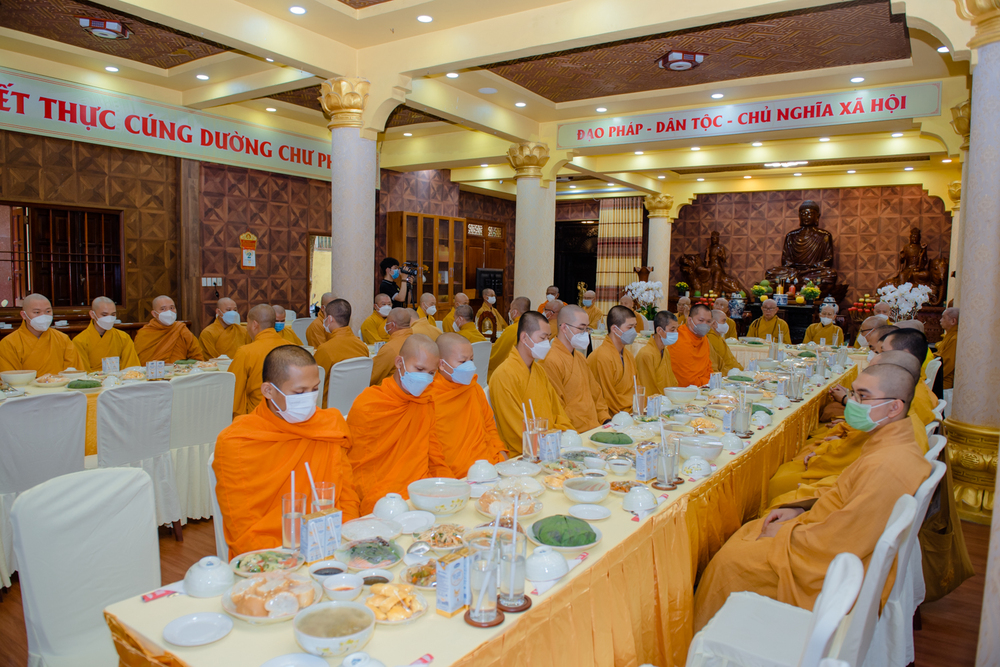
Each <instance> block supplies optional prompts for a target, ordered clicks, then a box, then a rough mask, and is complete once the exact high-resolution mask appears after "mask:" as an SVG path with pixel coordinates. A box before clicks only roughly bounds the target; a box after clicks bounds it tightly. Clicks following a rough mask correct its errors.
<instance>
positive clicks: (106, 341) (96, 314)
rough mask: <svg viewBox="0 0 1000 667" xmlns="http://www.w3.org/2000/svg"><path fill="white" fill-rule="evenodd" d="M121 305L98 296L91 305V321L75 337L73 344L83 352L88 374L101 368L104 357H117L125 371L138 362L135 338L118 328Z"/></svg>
mask: <svg viewBox="0 0 1000 667" xmlns="http://www.w3.org/2000/svg"><path fill="white" fill-rule="evenodd" d="M117 317H118V308H117V307H116V306H115V302H114V301H112V300H111V299H109V298H108V297H106V296H99V297H97V298H96V299H94V301H93V302H92V303H91V304H90V324H89V325H88V326H87V328H86V329H84V330H83V331H81V332H80V333H78V334H77V335H76V336H75V337H74V338H73V345H74V346H75V347H76V351H77V352H79V353H80V362H81V363H82V364H83V367H82V368H80V369H79V370H85V371H87V372H88V373H93V372H95V371H100V370H101V369H102V368H103V363H102V362H103V360H104V359H107V358H110V357H115V358H117V359H118V368H119V369H120V370H124V369H126V368H130V367H132V366H138V365H139V355H137V354H136V353H135V343H133V342H132V337H131V336H129V335H128V334H127V333H125V332H124V331H121V330H119V329H115V320H116V319H117Z"/></svg>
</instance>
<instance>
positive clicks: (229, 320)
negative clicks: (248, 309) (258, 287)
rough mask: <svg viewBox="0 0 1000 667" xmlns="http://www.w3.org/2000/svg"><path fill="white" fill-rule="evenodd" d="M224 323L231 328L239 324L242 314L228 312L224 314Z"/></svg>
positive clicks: (233, 311)
mask: <svg viewBox="0 0 1000 667" xmlns="http://www.w3.org/2000/svg"><path fill="white" fill-rule="evenodd" d="M222 322H223V324H225V325H226V326H229V327H231V326H233V325H234V324H239V323H240V314H239V313H238V312H236V311H235V310H227V311H226V312H224V313H222Z"/></svg>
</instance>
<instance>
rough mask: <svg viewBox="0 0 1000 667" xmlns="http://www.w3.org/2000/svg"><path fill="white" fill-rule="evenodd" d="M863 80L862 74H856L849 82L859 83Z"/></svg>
mask: <svg viewBox="0 0 1000 667" xmlns="http://www.w3.org/2000/svg"><path fill="white" fill-rule="evenodd" d="M864 80H865V77H863V76H856V77H854V78H852V79H851V83H861V82H862V81H864Z"/></svg>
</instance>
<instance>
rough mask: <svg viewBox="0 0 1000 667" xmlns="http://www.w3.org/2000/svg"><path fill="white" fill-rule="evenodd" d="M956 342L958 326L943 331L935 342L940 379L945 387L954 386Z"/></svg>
mask: <svg viewBox="0 0 1000 667" xmlns="http://www.w3.org/2000/svg"><path fill="white" fill-rule="evenodd" d="M956 343H958V328H957V327H953V328H951V329H949V330H948V331H945V332H944V335H943V336H941V341H940V342H939V343H938V344H937V353H938V356H939V357H941V369H940V370H939V371H938V372H939V373H941V380H942V381H943V382H944V388H945V389H953V388H954V387H955V344H956Z"/></svg>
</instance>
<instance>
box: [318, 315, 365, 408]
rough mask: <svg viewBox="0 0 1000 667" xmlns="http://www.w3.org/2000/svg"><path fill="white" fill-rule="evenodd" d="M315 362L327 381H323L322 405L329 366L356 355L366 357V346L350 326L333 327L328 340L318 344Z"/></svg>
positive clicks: (326, 386)
mask: <svg viewBox="0 0 1000 667" xmlns="http://www.w3.org/2000/svg"><path fill="white" fill-rule="evenodd" d="M313 356H314V357H316V363H317V364H319V365H320V366H322V367H323V370H324V371H325V372H326V375H325V376H324V377H326V378H327V381H326V382H324V383H323V405H326V396H327V394H328V393H329V389H330V381H329V378H330V368H331V367H332V366H333V365H334V364H339V363H340V362H341V361H346V360H347V359H355V358H357V357H364V358H365V359H367V358H368V346H367V345H365V344H364V343H362V342H361V339H359V338H358V337H357V336H355V335H354V332H353V331H351V328H350V327H341V328H339V329H334V331H333V333H332V334H330V340H328V341H326V342H325V343H323V344H322V345H320V346H319V349H317V350H316V354H315V355H313Z"/></svg>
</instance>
